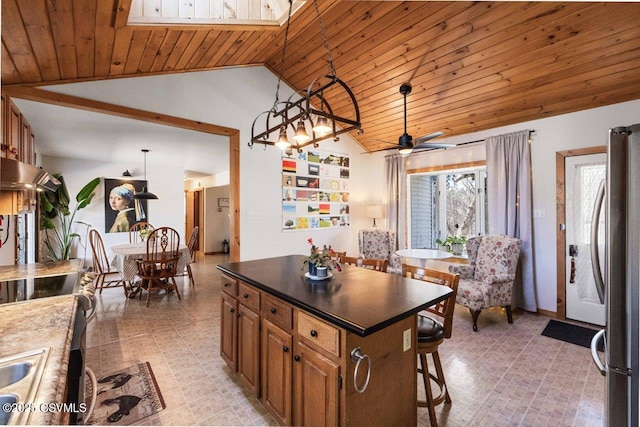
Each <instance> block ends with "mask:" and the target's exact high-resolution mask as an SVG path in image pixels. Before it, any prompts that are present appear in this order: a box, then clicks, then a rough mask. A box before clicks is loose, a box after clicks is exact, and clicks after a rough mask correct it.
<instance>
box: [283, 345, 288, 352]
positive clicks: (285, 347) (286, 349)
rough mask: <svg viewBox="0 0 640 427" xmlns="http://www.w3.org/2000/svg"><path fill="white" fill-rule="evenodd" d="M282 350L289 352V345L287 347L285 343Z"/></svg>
mask: <svg viewBox="0 0 640 427" xmlns="http://www.w3.org/2000/svg"><path fill="white" fill-rule="evenodd" d="M282 351H284V352H285V353H289V347H287V346H286V345H285V346H282Z"/></svg>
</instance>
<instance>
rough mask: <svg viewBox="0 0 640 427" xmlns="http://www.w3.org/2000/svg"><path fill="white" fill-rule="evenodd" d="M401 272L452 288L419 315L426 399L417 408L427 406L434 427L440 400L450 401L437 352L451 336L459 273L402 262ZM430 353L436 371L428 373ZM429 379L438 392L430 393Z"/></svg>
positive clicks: (421, 360)
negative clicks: (444, 297)
mask: <svg viewBox="0 0 640 427" xmlns="http://www.w3.org/2000/svg"><path fill="white" fill-rule="evenodd" d="M402 275H403V276H405V277H409V278H412V279H417V280H424V281H426V282H432V283H437V284H439V285H444V286H449V287H450V288H451V289H453V294H451V296H449V298H447V299H446V300H444V301H441V302H439V303H438V304H436V305H434V306H431V307H429V308H427V309H426V310H424V311H423V312H421V313H419V314H418V326H417V332H418V334H417V335H418V344H417V346H416V347H417V348H416V352H417V353H418V357H419V359H420V367H419V368H418V372H419V373H421V374H422V381H423V383H424V388H425V395H426V397H427V400H426V401H417V402H416V404H417V406H418V407H427V408H428V411H429V420H430V421H431V426H432V427H437V425H438V421H437V419H436V411H435V407H436V405H439V404H441V403H442V402H446V403H451V397H450V396H449V390H447V383H446V382H445V379H444V371H443V370H442V363H440V355H439V354H438V347H439V346H440V344H442V343H443V342H444V340H445V338H451V329H452V326H453V311H454V308H455V302H456V293H457V291H458V280H460V275H459V274H451V273H445V272H442V271H436V270H429V269H425V268H420V267H415V266H412V265H407V264H402ZM429 354H430V355H431V357H432V359H433V365H434V366H435V370H436V372H435V373H432V372H429V365H428V363H427V355H429ZM431 380H433V382H435V384H436V385H437V386H438V388H439V390H440V394H439V395H438V396H436V397H434V396H433V387H432V384H431Z"/></svg>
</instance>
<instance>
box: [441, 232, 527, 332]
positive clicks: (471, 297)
mask: <svg viewBox="0 0 640 427" xmlns="http://www.w3.org/2000/svg"><path fill="white" fill-rule="evenodd" d="M521 244H522V242H521V240H520V239H517V238H514V237H509V236H504V235H488V236H479V237H472V238H470V239H469V240H468V241H467V254H468V256H469V264H468V265H451V266H449V272H450V273H458V274H460V282H459V283H458V294H457V296H456V302H457V303H458V304H460V305H463V306H465V307H467V308H468V309H469V311H470V312H471V316H472V318H473V330H474V331H477V330H478V325H477V321H478V316H479V315H480V311H482V309H483V308H489V307H505V309H506V310H507V321H508V322H509V323H513V317H512V315H511V293H512V289H513V280H514V279H515V277H516V267H517V266H518V258H519V257H520V247H521Z"/></svg>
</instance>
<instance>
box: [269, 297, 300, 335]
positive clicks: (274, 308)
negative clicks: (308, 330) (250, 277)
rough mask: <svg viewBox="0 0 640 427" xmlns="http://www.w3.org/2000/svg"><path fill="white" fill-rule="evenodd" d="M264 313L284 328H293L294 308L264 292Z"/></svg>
mask: <svg viewBox="0 0 640 427" xmlns="http://www.w3.org/2000/svg"><path fill="white" fill-rule="evenodd" d="M262 315H263V316H264V317H265V318H266V319H269V320H270V321H272V322H273V323H275V324H276V325H278V326H280V327H281V328H283V329H286V330H288V331H290V330H291V329H292V328H293V308H292V307H291V306H290V305H289V304H287V303H285V302H283V301H281V300H279V299H277V298H275V297H273V296H271V295H269V294H264V298H263V300H262Z"/></svg>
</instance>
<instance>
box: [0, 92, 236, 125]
mask: <svg viewBox="0 0 640 427" xmlns="http://www.w3.org/2000/svg"><path fill="white" fill-rule="evenodd" d="M3 93H5V94H6V95H7V96H9V97H11V98H19V99H26V100H27V101H35V102H42V103H45V104H51V105H59V106H62V107H69V108H76V109H79V110H85V111H92V112H94V113H101V114H109V115H111V116H117V117H124V118H127V119H134V120H141V121H144V122H149V123H155V124H160V125H165V126H173V127H177V128H181V129H188V130H194V131H198V132H204V133H210V134H214V135H223V136H231V135H235V134H237V133H238V130H237V129H234V128H228V127H225V126H218V125H214V124H210V123H204V122H199V121H195V120H189V119H183V118H181V117H175V116H169V115H166V114H159V113H154V112H151V111H145V110H139V109H137V108H130V107H124V106H121V105H115V104H109V103H106V102H101V101H95V100H92V99H87V98H80V97H77V96H72V95H65V94H61V93H55V92H51V91H46V90H42V89H36V88H31V87H26V86H22V87H19V86H12V87H5V88H3Z"/></svg>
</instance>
